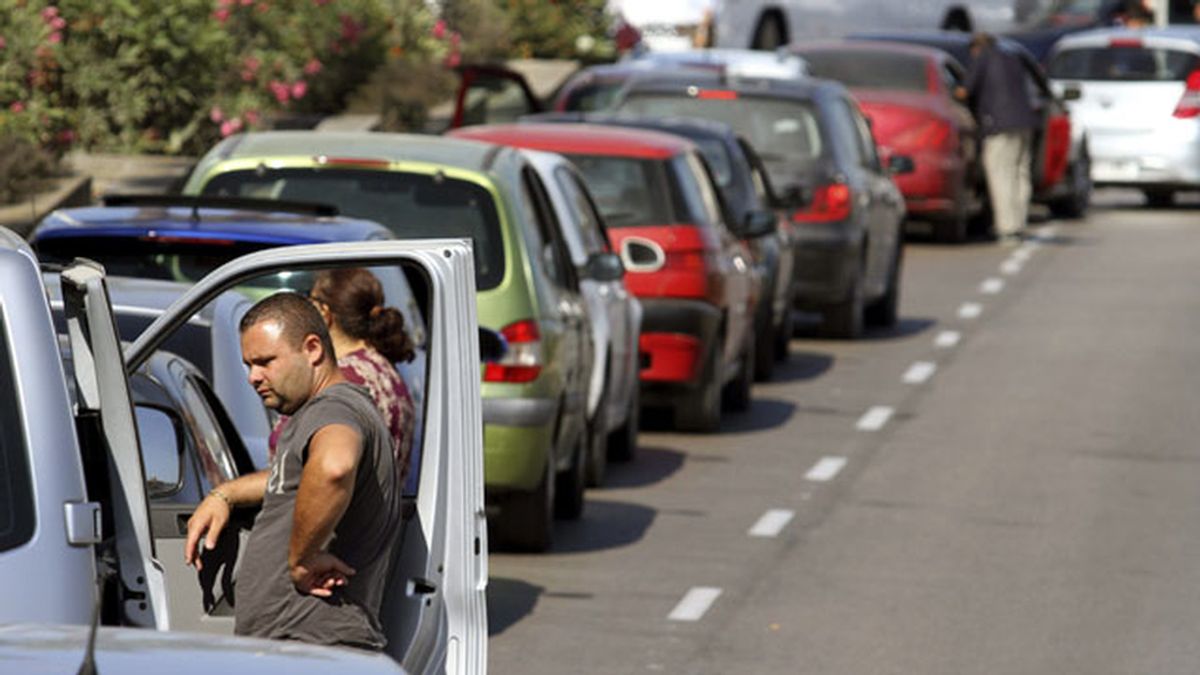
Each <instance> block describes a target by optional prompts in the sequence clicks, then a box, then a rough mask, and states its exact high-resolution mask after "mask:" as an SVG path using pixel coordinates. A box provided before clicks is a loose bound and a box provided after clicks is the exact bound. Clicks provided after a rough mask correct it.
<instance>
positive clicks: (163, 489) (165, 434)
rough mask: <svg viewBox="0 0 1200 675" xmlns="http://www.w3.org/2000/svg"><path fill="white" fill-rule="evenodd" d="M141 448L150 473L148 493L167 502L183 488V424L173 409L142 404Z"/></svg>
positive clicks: (139, 417)
mask: <svg viewBox="0 0 1200 675" xmlns="http://www.w3.org/2000/svg"><path fill="white" fill-rule="evenodd" d="M134 412H135V414H136V417H137V428H138V446H139V447H141V449H142V466H143V467H144V469H145V472H146V494H147V495H148V496H149V497H150V499H167V498H170V497H172V496H174V495H176V494H178V493H179V492H180V490H182V489H183V474H184V471H183V467H184V461H185V457H184V453H183V450H184V438H183V429H182V427H183V422H182V421H181V420H180V419H179V418H178V416H177V415H176V414H175V413H174V412H173V411H170V410H166V409H164V408H161V407H159V406H155V405H148V404H138V405H137V406H136V407H135V409H134Z"/></svg>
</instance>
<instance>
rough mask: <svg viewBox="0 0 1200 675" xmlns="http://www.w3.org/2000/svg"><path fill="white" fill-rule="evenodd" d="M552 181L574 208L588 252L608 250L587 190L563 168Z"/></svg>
mask: <svg viewBox="0 0 1200 675" xmlns="http://www.w3.org/2000/svg"><path fill="white" fill-rule="evenodd" d="M554 180H555V181H556V182H557V183H558V186H559V188H560V189H561V190H562V191H563V194H565V195H566V196H567V199H568V200H570V202H571V205H572V206H573V207H574V212H575V214H577V215H578V217H579V223H578V225H579V231H580V234H581V235H582V236H583V245H584V247H585V248H587V250H588V252H589V253H590V252H594V251H604V250H607V248H608V242H607V241H606V240H605V238H604V234H603V231H602V229H601V228H602V226H601V224H600V223H601V220H600V214H599V212H597V211H596V205H595V204H593V203H592V200H591V199H590V198H588V193H587V188H585V187H584V186H583V183H581V182H580V181H579V178H578V177H577V176H575V174H573V173H571V172H570V171H569V170H567V169H566V168H565V167H559V168H558V169H556V170H555V172H554Z"/></svg>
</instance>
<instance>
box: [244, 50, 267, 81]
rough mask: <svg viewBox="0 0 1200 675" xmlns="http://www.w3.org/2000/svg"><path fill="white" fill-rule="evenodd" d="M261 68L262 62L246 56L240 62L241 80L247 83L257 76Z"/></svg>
mask: <svg viewBox="0 0 1200 675" xmlns="http://www.w3.org/2000/svg"><path fill="white" fill-rule="evenodd" d="M260 66H262V62H261V61H259V60H258V59H256V58H254V57H253V56H247V57H246V58H245V59H244V60H243V61H242V79H243V80H245V81H246V82H249V81H251V80H253V79H254V78H255V76H257V75H258V69H259V67H260Z"/></svg>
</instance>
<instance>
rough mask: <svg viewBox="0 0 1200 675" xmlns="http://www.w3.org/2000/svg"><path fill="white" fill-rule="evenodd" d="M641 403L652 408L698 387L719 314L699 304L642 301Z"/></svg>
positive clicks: (715, 338)
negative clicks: (679, 393)
mask: <svg viewBox="0 0 1200 675" xmlns="http://www.w3.org/2000/svg"><path fill="white" fill-rule="evenodd" d="M642 310H643V313H642V335H641V339H640V340H639V343H638V346H639V349H640V352H641V358H642V367H641V372H640V378H641V382H642V402H643V403H646V404H650V405H654V404H657V403H660V402H662V401H663V400H666V399H670V398H673V396H674V395H676V394H678V392H679V391H680V390H681V389H688V388H691V387H693V386H695V384H696V383H697V381H698V380H699V378H700V375H701V372H702V371H703V364H704V357H705V355H707V354H708V350H709V349H711V348H713V347H714V345H716V344H717V342H718V340H719V335H718V330H719V329H720V326H721V310H720V309H719V308H717V307H716V306H714V305H712V304H709V303H707V302H702V301H699V300H651V299H643V300H642Z"/></svg>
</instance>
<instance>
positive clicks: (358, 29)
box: [338, 14, 362, 44]
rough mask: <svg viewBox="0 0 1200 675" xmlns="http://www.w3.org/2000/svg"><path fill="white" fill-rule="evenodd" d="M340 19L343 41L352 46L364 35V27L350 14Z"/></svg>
mask: <svg viewBox="0 0 1200 675" xmlns="http://www.w3.org/2000/svg"><path fill="white" fill-rule="evenodd" d="M338 18H339V19H341V21H342V39H343V40H345V41H346V42H349V43H350V44H355V43H357V42H358V37H359V35H361V34H362V26H360V25H358V23H357V22H356V21H355V20H354V19H353V18H352V17H351V16H350V15H349V14H342V15H341V16H339V17H338Z"/></svg>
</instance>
